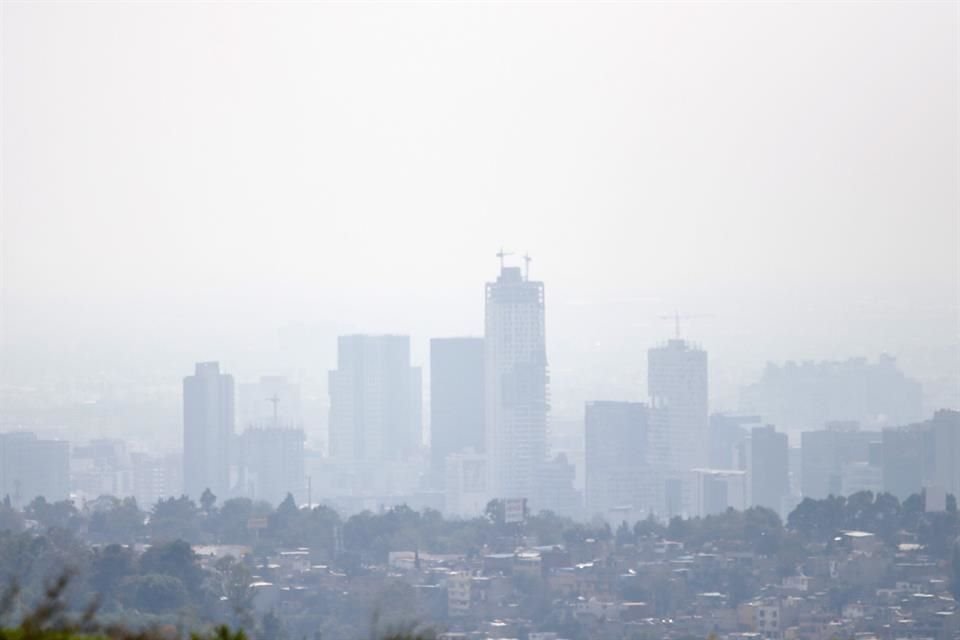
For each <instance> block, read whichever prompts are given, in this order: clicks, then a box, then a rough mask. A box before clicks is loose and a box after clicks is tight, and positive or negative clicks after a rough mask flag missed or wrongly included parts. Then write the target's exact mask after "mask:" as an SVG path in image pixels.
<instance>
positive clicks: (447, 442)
mask: <svg viewBox="0 0 960 640" xmlns="http://www.w3.org/2000/svg"><path fill="white" fill-rule="evenodd" d="M483 358H484V355H483V338H434V339H432V340H431V341H430V465H431V474H432V476H433V480H434V482H435V484H437V485H438V486H439V487H442V486H443V483H444V482H445V477H446V472H445V470H446V458H447V456H449V455H450V454H452V453H459V452H463V451H466V450H468V449H472V450H473V451H474V452H476V453H482V452H483V450H484V447H485V446H486V443H485V442H484V409H485V407H484V401H485V398H484V391H483V383H484V375H483V362H484V359H483Z"/></svg>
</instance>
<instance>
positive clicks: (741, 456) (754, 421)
mask: <svg viewBox="0 0 960 640" xmlns="http://www.w3.org/2000/svg"><path fill="white" fill-rule="evenodd" d="M760 426H763V423H762V421H761V420H760V416H740V415H727V414H723V413H714V414H712V415H711V416H710V456H709V457H710V468H711V469H746V468H747V448H746V445H747V438H748V436H749V435H750V429H752V428H753V427H760Z"/></svg>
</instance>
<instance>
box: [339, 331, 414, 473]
mask: <svg viewBox="0 0 960 640" xmlns="http://www.w3.org/2000/svg"><path fill="white" fill-rule="evenodd" d="M337 346H338V348H337V369H336V370H335V371H331V372H330V377H329V389H330V455H331V456H333V457H334V458H338V459H340V460H345V461H356V460H365V461H382V460H401V461H403V460H407V459H409V458H410V456H412V455H413V454H414V453H415V452H416V451H417V450H418V449H419V448H420V445H421V438H422V434H421V428H422V425H421V424H420V422H419V416H420V407H419V406H415V404H416V405H419V400H420V399H419V393H418V392H419V379H420V376H419V370H414V369H413V368H411V366H410V338H409V337H408V336H394V335H350V336H341V337H340V338H339V341H338V343H337Z"/></svg>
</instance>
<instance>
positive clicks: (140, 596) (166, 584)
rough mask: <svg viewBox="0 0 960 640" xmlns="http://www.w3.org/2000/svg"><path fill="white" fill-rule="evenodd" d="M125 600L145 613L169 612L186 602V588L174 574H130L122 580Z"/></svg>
mask: <svg viewBox="0 0 960 640" xmlns="http://www.w3.org/2000/svg"><path fill="white" fill-rule="evenodd" d="M123 590H124V593H125V594H126V595H125V600H126V602H127V603H128V604H129V605H130V606H132V607H134V608H135V609H138V610H139V611H144V612H147V613H169V612H171V611H176V610H177V609H180V608H181V607H183V606H184V605H185V604H186V603H187V589H186V587H184V585H183V582H182V581H181V580H180V579H179V578H176V577H174V576H170V575H160V574H147V575H143V576H132V577H130V578H128V579H127V580H125V581H124V583H123Z"/></svg>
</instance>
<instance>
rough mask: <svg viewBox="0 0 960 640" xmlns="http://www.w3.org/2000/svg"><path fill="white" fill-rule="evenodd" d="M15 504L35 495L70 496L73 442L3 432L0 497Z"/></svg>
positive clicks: (0, 438) (25, 502)
mask: <svg viewBox="0 0 960 640" xmlns="http://www.w3.org/2000/svg"><path fill="white" fill-rule="evenodd" d="M6 496H9V497H10V501H11V503H12V504H13V506H15V507H19V508H22V507H25V506H26V505H28V504H29V503H30V502H31V501H32V500H33V499H34V498H36V497H38V496H43V497H44V498H45V499H46V500H47V502H57V501H59V500H66V499H67V498H69V497H70V443H69V442H66V441H64V440H45V439H42V438H38V437H37V436H36V434H34V433H29V432H11V433H3V434H0V500H2V499H3V498H5V497H6Z"/></svg>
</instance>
